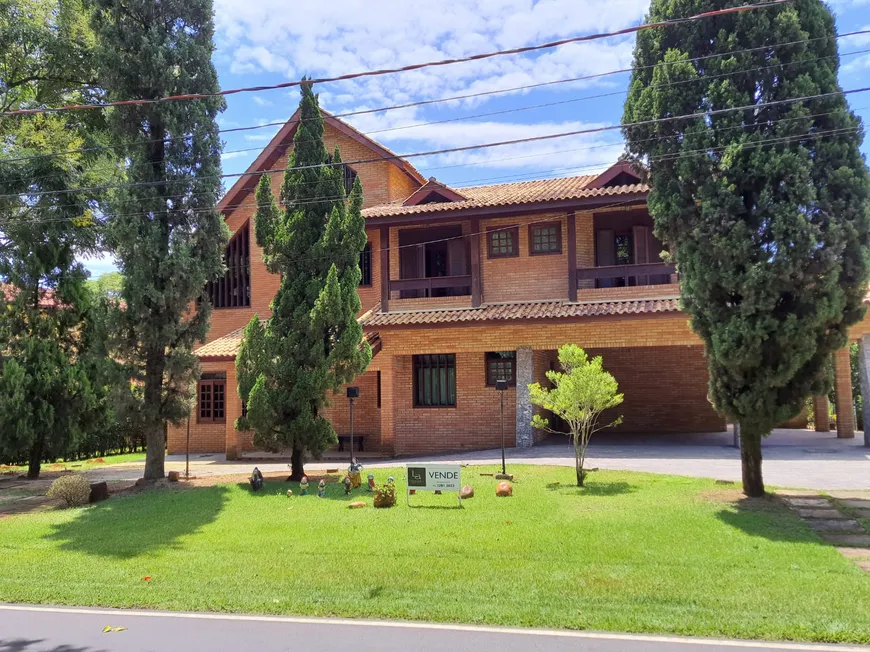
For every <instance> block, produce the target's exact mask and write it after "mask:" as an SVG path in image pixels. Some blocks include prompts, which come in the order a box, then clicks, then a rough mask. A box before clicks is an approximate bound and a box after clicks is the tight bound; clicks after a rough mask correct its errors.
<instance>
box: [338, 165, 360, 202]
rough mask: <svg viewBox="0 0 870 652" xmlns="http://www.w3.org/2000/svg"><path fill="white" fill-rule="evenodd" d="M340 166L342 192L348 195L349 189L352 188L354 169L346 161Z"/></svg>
mask: <svg viewBox="0 0 870 652" xmlns="http://www.w3.org/2000/svg"><path fill="white" fill-rule="evenodd" d="M341 167H342V168H343V169H344V192H345V194H348V195H349V194H350V191H351V190H353V183H354V181H356V177H357V174H356V170H354V169H353V168H352V167H350V166H349V165H347V164H346V163H345V164H344V165H342V166H341Z"/></svg>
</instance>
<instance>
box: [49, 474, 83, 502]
mask: <svg viewBox="0 0 870 652" xmlns="http://www.w3.org/2000/svg"><path fill="white" fill-rule="evenodd" d="M46 496H48V497H49V498H52V499H54V498H59V499H61V500H63V501H64V502H65V503H66V506H67V507H77V506H79V505H87V504H88V499H89V498H90V497H91V485H90V483H89V482H88V481H87V480H86V479H85V477H84V476H82V475H79V474H78V473H75V474H71V475H62V476H60V477H59V478H58V479H57V480H55V481H54V482H52V483H51V487H49V488H48V493H47V494H46Z"/></svg>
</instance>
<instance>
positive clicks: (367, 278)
mask: <svg viewBox="0 0 870 652" xmlns="http://www.w3.org/2000/svg"><path fill="white" fill-rule="evenodd" d="M359 271H360V272H361V273H362V276H361V277H360V279H359V284H360V285H361V286H363V285H371V284H372V243H371V242H367V243H366V248H365V249H363V250H362V252H361V253H360V255H359Z"/></svg>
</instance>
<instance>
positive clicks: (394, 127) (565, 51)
mask: <svg viewBox="0 0 870 652" xmlns="http://www.w3.org/2000/svg"><path fill="white" fill-rule="evenodd" d="M291 4H292V3H291ZM291 4H288V3H287V2H286V0H259V1H258V2H250V1H243V0H215V22H216V27H217V32H216V46H217V50H216V52H215V55H214V62H215V65H216V66H217V70H218V74H219V76H220V83H221V87H223V88H235V87H240V86H257V85H266V84H275V83H278V82H281V81H287V80H297V79H299V78H301V77H302V75H309V76H315V77H320V76H331V75H338V74H343V73H347V72H352V71H361V70H370V69H379V68H385V67H396V66H400V65H407V64H412V63H418V62H422V61H432V60H438V59H444V58H453V57H462V56H467V55H470V54H474V53H478V52H486V51H491V50H496V49H503V48H513V47H520V46H523V45H530V44H534V43H541V42H544V41H551V40H557V39H561V38H567V37H571V36H577V35H582V34H590V33H596V32H602V31H614V30H617V29H621V28H624V27H628V26H630V25H637V24H639V23H640V22H642V20H643V16H644V13H645V11H646V10H647V8H648V6H649V1H648V0H608V1H607V2H595V1H593V0H538V1H534V0H449V1H448V0H436V1H435V2H429V3H424V4H419V5H415V4H413V3H412V4H409V3H407V2H406V1H404V0H329V1H327V2H320V3H304V4H303V6H304V9H301V8H300V9H295V10H294V9H291ZM297 6H299V5H297ZM832 7H833V9H834V11H835V13H836V15H837V26H838V31H839V32H841V33H842V32H851V31H855V30H861V29H870V0H834V2H832ZM633 44H634V37H633V36H627V37H622V38H612V39H606V40H600V41H594V42H590V43H586V44H572V45H567V46H563V47H560V48H556V49H553V50H547V51H544V52H543V53H537V54H536V53H532V54H527V55H516V56H506V57H497V58H494V59H489V60H486V61H480V62H470V63H463V64H456V65H452V66H445V67H440V68H431V69H426V70H421V71H414V72H410V73H403V74H397V75H387V76H382V77H374V78H370V79H364V80H358V81H352V82H342V83H336V84H329V85H323V86H322V87H320V88H319V89H318V92H319V93H320V97H321V105H322V106H323V107H324V108H326V109H327V110H329V111H332V112H333V113H345V112H350V111H358V110H363V109H371V108H377V107H382V106H390V105H395V104H404V103H408V102H414V101H418V100H431V99H438V98H443V97H451V96H455V95H464V94H468V93H476V92H481V91H491V90H501V89H505V88H513V87H518V86H523V85H527V84H534V83H539V82H544V81H552V80H558V79H566V78H573V77H579V76H585V75H594V74H596V73H601V72H606V71H610V70H616V69H620V68H628V67H630V65H631V50H632V47H633ZM863 49H870V35H863V36H858V37H852V38H848V39H841V40H840V52H841V55H844V56H842V60H841V75H840V82H841V85H842V87H843V88H844V89H848V88H856V87H859V86H866V85H867V80H868V79H870V53H865V54H859V55H848V54H847V53H849V52H852V51H855V50H863ZM627 80H628V73H625V74H620V75H613V76H608V77H604V78H601V79H598V80H588V81H583V82H573V83H567V84H555V85H552V86H545V87H543V88H538V89H533V90H528V91H523V92H515V93H508V94H500V95H491V96H488V97H484V98H476V99H473V100H464V101H461V102H449V103H441V104H432V105H429V106H424V107H415V108H409V109H402V110H396V111H389V112H386V113H377V114H368V115H363V116H353V117H349V118H346V119H347V120H348V122H350V123H351V124H353V125H354V126H355V127H357V128H358V129H360V130H361V131H363V132H365V133H368V134H370V135H371V136H372V137H373V138H374V139H375V140H378V141H379V142H381V143H383V144H384V145H386V146H388V147H389V148H391V149H392V150H394V151H395V152H397V153H399V154H404V153H408V152H418V151H426V150H433V149H441V148H449V147H458V146H462V145H469V144H478V143H486V142H493V141H501V140H510V139H513V138H519V137H525V136H532V135H545V134H552V133H560V132H566V131H574V130H579V129H585V128H590V127H596V126H603V125H613V124H618V123H619V120H620V117H621V115H622V103H623V101H624V99H625V90H626V85H627ZM601 94H608V96H607V97H600V98H597V99H591V100H580V101H572V100H577V99H578V98H583V97H586V96H589V95H601ZM849 101H850V103H851V105H852V107H853V109H855V110H857V112H858V113H859V114H860V115H861V116H862V117H863V118H864V120H865V121H867V120H868V119H870V93H866V94H859V95H855V96H852V97H851V98H850V99H849ZM553 102H563V103H562V104H560V105H556V106H547V107H541V108H533V109H529V108H527V107H531V106H534V105H539V104H548V103H553ZM297 104H298V91H297V90H295V89H291V90H275V91H266V92H262V93H253V94H252V93H248V94H241V95H233V96H230V97H229V98H228V99H227V105H228V106H227V110H226V111H225V112H224V114H223V115H222V116H221V118H220V119H219V122H220V124H221V127H222V128H232V127H239V126H248V125H254V124H264V123H269V122H277V121H281V120H286V119H287V118H288V117H289V116H290V115H291V114H292V113H293V111H294V110H295V108H296V106H297ZM859 109H860V110H859ZM503 111H510V112H509V113H501V114H499V115H490V116H480V117H471V116H478V115H479V114H483V113H493V112H503ZM464 117H468V119H467V120H465V119H463V120H457V121H453V122H447V123H442V124H421V123H430V122H433V121H442V120H449V119H453V118H464ZM276 130H277V127H275V128H264V129H260V130H255V131H248V132H241V133H229V134H226V135H225V137H224V140H225V146H224V156H223V168H224V172H227V173H236V172H242V171H244V170H245V169H246V168H247V167H248V165H250V163H251V162H252V161H253V160H254V159H255V158H256V156H257V154H258V153H259V151H260V149H261V148H262V147H264V146H265V145H266V143H267V142H268V141H269V140H270V139H271V137H272V136H273V135H274V133H275V131H276ZM383 130H388V131H383ZM239 150H247V151H239ZM621 150H622V144H621V139H620V136H619V133H618V131H612V132H604V133H601V134H595V135H585V136H577V137H571V138H560V139H553V140H550V141H543V142H538V143H529V144H524V145H516V146H509V147H499V148H493V149H488V150H479V151H471V152H464V153H455V154H447V155H443V156H437V157H431V158H429V159H413V160H412V162H413V163H414V164H415V166H416V167H417V168H418V169H420V171H421V172H422V173H423V174H424V175H425V176H427V177H428V176H436V177H437V178H438V179H439V180H440V181H443V182H445V183H448V184H450V185H453V186H456V187H462V186H469V185H480V184H489V183H502V182H507V181H520V180H524V179H532V178H541V177H547V176H570V175H574V174H587V173H591V172H595V171H597V170H600V169H603V168H605V167H607V166H608V165H609V163H611V162H612V161H614V160H615V159H616V157H617V156H618V155H619V153H620V152H621ZM864 151H865V153H870V145H868V143H865V145H864ZM228 181H231V180H228ZM228 185H230V184H229V183H228ZM86 264H87V265H88V267H89V269H90V270H91V272H92V273H94V274H100V273H102V272H105V271H108V270H111V269H112V268H113V264H112V261H111V258H108V257H106V258H102V259H99V260H90V261H87V263H86Z"/></svg>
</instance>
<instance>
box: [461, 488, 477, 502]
mask: <svg viewBox="0 0 870 652" xmlns="http://www.w3.org/2000/svg"><path fill="white" fill-rule="evenodd" d="M459 497H460V498H462V500H465V499H466V498H474V487H472V486H471V485H470V484H467V485H465V486H464V487H462V489H460V490H459Z"/></svg>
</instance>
